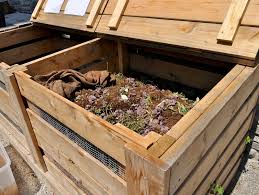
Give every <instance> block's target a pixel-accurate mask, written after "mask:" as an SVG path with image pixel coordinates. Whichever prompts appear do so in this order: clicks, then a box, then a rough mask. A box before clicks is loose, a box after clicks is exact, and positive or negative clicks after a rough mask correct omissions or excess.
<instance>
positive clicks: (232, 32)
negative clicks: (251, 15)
mask: <svg viewBox="0 0 259 195" xmlns="http://www.w3.org/2000/svg"><path fill="white" fill-rule="evenodd" d="M249 1H250V0H232V2H231V5H230V8H229V10H228V12H227V15H226V18H225V19H224V22H223V24H222V26H221V28H220V31H219V34H218V37H217V39H218V41H219V42H227V43H232V42H233V41H234V38H235V36H236V33H237V30H238V27H239V25H240V24H241V21H242V18H243V16H244V14H245V11H246V8H247V6H248V4H249Z"/></svg>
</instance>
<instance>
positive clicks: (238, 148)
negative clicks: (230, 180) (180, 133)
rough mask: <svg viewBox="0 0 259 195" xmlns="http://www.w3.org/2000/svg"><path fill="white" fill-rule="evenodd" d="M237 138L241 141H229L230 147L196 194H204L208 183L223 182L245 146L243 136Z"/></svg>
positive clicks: (208, 186)
mask: <svg viewBox="0 0 259 195" xmlns="http://www.w3.org/2000/svg"><path fill="white" fill-rule="evenodd" d="M250 119H251V117H250ZM246 124H247V123H246ZM246 130H247V129H246ZM244 135H245V134H244ZM239 140H241V141H240V142H237V141H233V142H232V143H231V145H230V148H227V149H226V151H225V153H224V154H223V155H222V156H221V157H220V159H219V160H218V161H217V163H216V164H215V165H214V166H213V168H212V169H211V170H210V171H209V173H208V174H207V176H206V178H205V179H204V181H203V183H202V184H201V185H200V186H199V187H198V189H197V190H196V191H195V193H196V194H197V195H203V194H206V192H207V191H208V190H209V188H210V185H211V184H212V183H214V182H216V183H218V184H219V185H222V184H223V182H224V179H225V176H226V175H228V173H229V171H230V170H231V169H232V168H233V165H234V164H235V163H236V162H237V160H238V159H239V158H240V156H241V155H242V153H243V152H244V150H245V148H246V143H245V138H244V137H240V138H239ZM222 176H223V177H222ZM219 178H221V179H219Z"/></svg>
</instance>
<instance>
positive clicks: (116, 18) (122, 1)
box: [108, 0, 129, 29]
mask: <svg viewBox="0 0 259 195" xmlns="http://www.w3.org/2000/svg"><path fill="white" fill-rule="evenodd" d="M128 2H129V0H119V1H118V2H117V4H116V6H115V9H114V11H113V13H112V16H111V19H110V21H109V24H108V27H109V28H110V29H117V28H118V26H119V22H120V20H121V17H122V15H123V12H124V10H125V9H126V6H127V4H128Z"/></svg>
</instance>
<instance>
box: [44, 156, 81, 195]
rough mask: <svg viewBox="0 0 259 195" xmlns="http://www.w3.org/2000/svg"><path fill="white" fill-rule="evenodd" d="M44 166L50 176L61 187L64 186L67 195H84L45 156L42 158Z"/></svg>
mask: <svg viewBox="0 0 259 195" xmlns="http://www.w3.org/2000/svg"><path fill="white" fill-rule="evenodd" d="M44 160H45V162H46V166H47V169H48V172H49V173H50V175H52V176H53V178H54V179H55V180H56V182H57V183H59V184H60V185H61V186H66V190H67V194H73V195H82V194H85V193H84V192H83V191H82V190H81V189H80V188H78V187H77V186H76V185H75V184H74V183H73V182H72V181H71V180H70V179H69V178H68V177H67V176H66V175H65V174H64V173H62V172H61V170H59V169H58V168H57V167H56V166H55V164H53V163H52V162H51V161H50V160H49V159H48V158H47V157H46V156H44Z"/></svg>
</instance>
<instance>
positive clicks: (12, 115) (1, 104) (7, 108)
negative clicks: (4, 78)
mask: <svg viewBox="0 0 259 195" xmlns="http://www.w3.org/2000/svg"><path fill="white" fill-rule="evenodd" d="M0 100H1V101H0V111H1V112H2V113H4V114H5V115H6V116H7V117H8V118H9V120H12V121H13V122H14V123H15V124H16V125H18V126H19V125H20V121H19V120H18V117H17V112H16V111H15V110H14V107H13V104H12V103H11V99H10V96H9V94H8V93H7V92H6V91H5V90H3V89H1V88H0Z"/></svg>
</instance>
